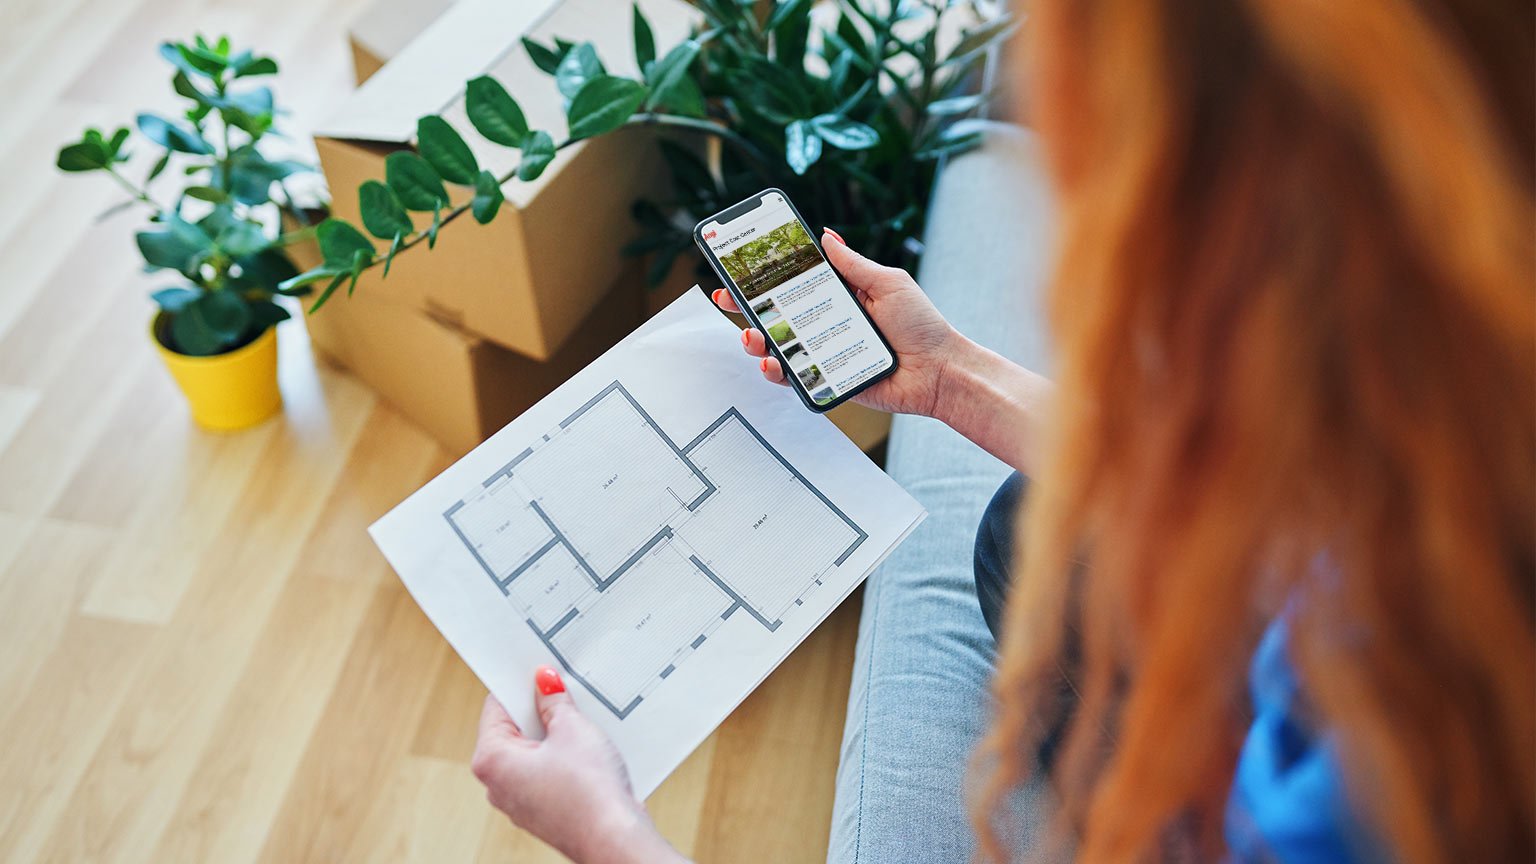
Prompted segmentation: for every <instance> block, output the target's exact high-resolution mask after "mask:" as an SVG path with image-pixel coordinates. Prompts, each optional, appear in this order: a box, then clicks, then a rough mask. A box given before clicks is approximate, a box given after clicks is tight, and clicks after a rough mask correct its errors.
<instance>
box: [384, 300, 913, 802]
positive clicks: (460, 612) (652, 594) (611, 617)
mask: <svg viewBox="0 0 1536 864" xmlns="http://www.w3.org/2000/svg"><path fill="white" fill-rule="evenodd" d="M924 516H926V513H925V512H924V511H923V509H922V507H921V506H920V505H919V504H918V503H917V502H916V501H915V500H913V498H912V497H911V496H910V495H908V494H907V493H906V491H905V490H903V489H902V488H901V487H900V486H898V485H897V484H896V483H895V481H893V480H891V479H890V478H889V477H888V476H886V474H885V473H884V472H883V471H881V470H880V469H879V468H878V467H877V466H875V465H874V464H873V463H872V462H870V461H869V459H868V458H867V457H866V456H865V455H864V454H863V453H862V452H860V451H859V449H858V448H857V447H855V446H854V445H853V444H852V443H851V442H849V441H848V439H847V438H846V437H844V436H843V434H842V433H841V432H839V431H838V430H837V428H836V427H835V426H833V425H832V423H831V422H829V421H828V420H827V419H826V418H825V417H822V416H820V415H817V414H813V413H812V412H810V411H807V410H806V409H805V408H804V407H803V406H802V405H801V404H800V402H799V400H798V399H797V398H796V397H795V395H794V394H793V393H791V392H790V391H789V390H788V389H786V388H783V387H779V386H777V385H774V384H769V383H768V382H766V381H764V380H763V379H762V377H761V376H760V375H759V374H758V370H757V367H756V365H755V364H753V363H752V362H751V361H750V360H749V359H748V358H746V357H744V356H743V355H742V353H741V348H740V336H739V333H738V331H737V329H736V328H735V327H734V326H733V325H732V324H731V323H730V322H729V321H728V320H727V319H725V318H724V317H723V316H721V315H720V314H719V313H718V312H717V311H716V310H715V308H714V307H713V306H712V305H711V304H710V302H709V300H708V299H706V298H705V297H704V295H703V292H701V291H698V290H693V291H690V292H688V293H687V294H686V295H684V296H683V297H682V298H681V299H679V300H677V301H676V302H675V303H673V304H672V305H671V306H669V307H668V308H667V309H666V310H664V311H663V312H661V313H660V314H659V315H657V316H656V317H655V318H652V319H651V320H650V321H649V322H647V323H646V324H645V325H644V326H642V327H641V328H640V329H639V330H637V331H635V333H633V334H632V335H631V336H629V337H628V338H627V339H625V340H624V341H623V342H621V343H620V344H619V345H617V346H615V347H614V348H613V349H611V350H610V351H608V352H607V353H606V354H604V355H603V356H602V357H600V358H598V360H596V361H595V362H593V363H592V365H590V366H588V367H587V368H586V369H584V370H582V371H581V372H580V373H578V374H577V375H576V376H575V377H573V378H571V380H570V381H568V382H566V383H565V384H564V385H562V386H561V387H560V388H559V389H558V390H556V391H555V392H554V393H552V394H550V395H549V396H548V397H546V398H545V399H544V400H543V401H541V402H539V404H537V405H535V406H534V407H533V408H531V409H529V410H528V411H527V413H525V414H523V415H522V416H521V417H519V418H517V419H516V420H514V421H512V423H510V424H508V426H507V427H506V428H505V429H502V430H501V431H500V432H498V433H496V434H495V435H494V436H492V437H491V438H490V439H489V440H488V441H486V442H485V443H484V444H482V445H480V446H479V447H477V448H476V449H475V450H474V451H473V452H471V453H470V454H469V455H467V456H465V457H464V458H463V459H461V460H459V461H458V462H457V463H455V464H454V465H453V466H452V467H451V468H449V469H448V470H446V471H444V472H443V473H442V474H440V475H439V476H438V477H436V478H435V479H433V480H432V481H431V482H429V483H427V485H425V486H423V487H422V488H421V489H420V490H418V491H417V492H416V493H415V494H413V495H412V496H411V497H410V498H408V499H406V500H405V501H404V502H403V503H401V504H400V505H399V506H398V507H396V508H395V509H393V510H391V511H390V512H389V513H388V514H386V515H385V516H384V517H383V518H381V519H380V520H379V521H378V522H376V523H375V524H374V525H373V526H372V527H371V528H370V529H369V533H370V534H372V536H373V539H374V542H376V543H377V544H378V546H379V548H380V549H381V550H383V552H384V556H385V557H386V558H387V559H389V563H390V564H391V565H392V566H393V567H394V568H395V572H397V573H398V574H400V578H401V580H402V581H403V582H404V583H405V586H406V588H408V589H409V590H410V592H411V594H412V596H413V597H415V599H416V602H417V603H419V604H420V605H421V608H422V609H423V610H425V611H426V613H427V616H428V617H429V618H431V619H432V622H433V623H434V624H435V625H437V628H438V629H439V630H441V631H442V633H443V635H444V636H445V637H446V638H447V639H448V641H449V643H451V644H452V645H453V647H454V649H455V650H457V651H458V652H459V655H460V656H462V657H463V658H464V660H465V662H466V663H468V664H469V667H470V668H471V669H472V670H474V672H475V674H476V675H478V676H480V680H481V681H483V682H484V683H485V685H486V686H487V688H489V689H490V691H491V692H492V693H494V694H495V695H496V698H497V699H499V700H500V701H501V703H502V705H504V706H506V709H507V711H508V712H509V713H510V714H511V715H512V717H513V719H514V720H516V721H517V723H518V724H519V725H520V726H521V727H522V728H523V730H524V732H525V733H527V734H530V735H534V736H540V735H542V734H543V731H542V728H541V726H540V724H539V721H538V716H537V713H536V712H535V710H534V703H533V685H532V673H533V670H534V668H535V667H536V666H538V665H540V664H545V663H548V664H552V665H555V666H556V667H557V668H560V669H562V671H563V673H564V675H565V678H566V682H567V688H568V690H569V691H570V692H571V694H572V696H573V698H574V699H575V700H576V703H577V704H578V705H579V706H580V707H581V709H582V710H583V711H584V712H586V714H587V715H588V716H590V717H591V718H592V719H593V720H595V721H596V722H597V723H598V724H599V725H600V726H602V727H603V729H605V730H606V731H607V732H608V734H609V735H610V736H612V738H613V740H614V742H615V744H617V746H618V748H619V751H620V752H621V753H623V754H624V757H625V759H626V761H627V762H628V765H629V770H630V776H631V779H632V781H633V783H634V785H635V791H636V792H637V793H638V794H640V795H641V796H642V797H644V796H647V795H649V794H650V793H651V792H652V791H653V790H654V789H655V788H656V786H657V785H659V784H660V783H661V781H662V780H663V779H665V778H666V776H667V775H668V774H669V773H671V771H672V770H673V769H674V768H676V767H677V766H678V764H680V763H681V762H682V761H683V759H684V758H685V757H687V755H688V754H689V753H690V752H692V751H693V749H694V748H695V747H697V746H698V745H699V744H700V743H701V742H702V741H703V740H704V738H705V737H706V736H708V735H709V733H710V732H711V731H713V730H714V728H715V727H716V726H718V725H719V724H720V722H721V721H722V720H724V719H725V717H726V715H728V714H729V713H730V712H731V710H732V709H733V708H735V707H736V705H737V704H739V703H740V702H741V700H742V699H744V698H746V696H747V694H749V693H751V692H752V690H753V689H754V688H756V687H757V685H758V684H759V683H761V682H762V680H763V679H764V678H765V677H767V675H768V673H769V672H771V671H773V669H774V667H776V666H778V664H779V663H780V662H782V661H783V660H784V658H785V657H787V656H788V655H789V652H790V651H791V650H793V649H794V648H795V646H796V645H798V644H800V642H801V640H803V639H804V638H805V637H806V635H807V634H809V633H810V632H811V631H812V630H814V629H815V628H816V626H817V625H818V624H820V623H821V621H822V620H823V619H824V618H826V616H827V614H828V613H830V612H831V611H832V610H833V609H834V608H836V607H837V604H838V603H840V602H842V600H843V599H844V598H845V597H847V596H848V593H849V592H850V591H852V590H853V589H854V587H856V586H857V585H858V584H859V582H861V581H862V580H863V579H864V577H865V576H867V575H868V574H869V573H870V571H872V570H873V569H874V567H875V566H876V565H877V564H879V563H880V561H881V560H883V559H884V558H885V556H886V555H888V554H889V553H890V551H891V550H892V549H894V548H895V546H896V545H897V544H898V543H900V542H901V541H902V540H903V539H905V538H906V536H907V535H908V534H910V533H911V531H912V529H914V528H915V527H917V525H918V523H919V522H921V521H922V519H923V517H924Z"/></svg>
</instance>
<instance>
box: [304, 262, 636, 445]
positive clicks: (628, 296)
mask: <svg viewBox="0 0 1536 864" xmlns="http://www.w3.org/2000/svg"><path fill="white" fill-rule="evenodd" d="M375 278H376V277H374V275H373V274H369V276H367V277H365V280H364V283H360V284H359V285H358V289H357V294H356V295H355V296H353V297H351V298H350V299H349V298H347V297H345V296H341V297H336V298H334V299H333V300H332V301H331V302H330V303H328V304H326V306H325V307H324V308H322V309H321V310H320V311H319V312H317V313H315V314H314V315H309V316H306V318H305V321H306V324H307V325H308V327H309V335H310V339H311V341H312V342H313V344H314V345H315V347H316V348H317V349H318V350H319V351H320V352H321V353H323V354H324V355H326V356H327V357H328V358H329V359H330V360H331V361H332V362H334V363H335V364H336V365H338V366H341V367H342V368H345V369H347V370H349V371H351V372H352V373H353V374H354V375H356V376H357V377H358V378H360V379H362V380H363V382H365V383H366V384H368V386H370V387H372V388H373V389H374V390H376V391H378V393H379V395H380V396H382V397H384V399H385V400H386V401H388V402H389V403H390V404H392V405H393V406H394V407H395V408H396V409H398V410H399V411H400V413H402V414H404V415H405V416H407V417H409V418H410V419H411V420H413V421H415V422H416V423H417V424H418V425H419V426H421V427H422V428H423V429H425V430H426V431H427V432H428V433H430V434H431V435H432V437H434V438H436V439H437V440H438V441H440V442H442V444H443V447H444V448H446V449H447V450H448V451H449V452H450V453H452V454H453V455H454V456H459V455H462V454H464V453H467V452H469V451H470V450H471V449H473V448H474V447H475V445H477V444H479V443H480V442H481V441H484V440H485V439H486V438H487V437H489V436H490V435H491V434H492V433H494V432H496V431H497V430H498V429H500V428H501V427H503V426H505V425H506V424H507V423H509V422H511V421H512V419H513V418H515V417H516V416H518V415H519V414H521V413H523V412H524V411H526V410H527V409H528V408H529V407H531V406H532V405H533V404H534V403H535V402H537V401H538V400H540V399H542V398H543V397H544V396H545V395H547V394H548V393H549V392H550V391H551V390H554V389H555V388H556V387H558V386H560V385H561V384H564V383H565V381H566V380H567V379H568V378H570V377H571V376H572V375H574V374H576V373H577V372H578V371H580V370H581V369H582V368H584V367H585V366H586V365H587V364H588V363H591V362H592V361H593V360H595V359H597V357H598V356H599V355H601V354H602V353H603V352H604V351H606V350H608V349H609V348H611V347H613V345H614V344H616V343H617V342H618V341H619V340H620V339H623V338H624V337H625V336H628V335H629V334H630V333H631V332H632V331H633V330H634V329H635V328H636V327H638V326H639V325H640V323H641V322H642V320H643V319H644V314H643V309H642V302H643V298H642V296H641V292H642V290H643V289H642V288H641V282H642V280H641V279H640V278H639V277H638V276H637V275H635V274H633V273H626V274H624V276H623V277H621V278H620V279H619V280H618V281H617V283H616V284H615V285H614V286H613V287H612V288H611V289H610V290H609V291H608V293H607V294H606V295H605V296H604V297H603V298H601V301H600V302H599V303H598V305H597V308H596V309H594V310H593V311H592V312H591V313H590V314H589V315H588V316H587V318H586V320H585V321H583V322H581V325H580V327H578V328H577V330H576V331H575V334H574V335H573V336H572V338H571V339H570V340H569V341H568V342H567V343H566V344H565V346H564V347H563V348H561V349H560V350H559V351H558V352H556V353H555V355H554V356H553V357H551V358H549V359H548V360H542V361H541V360H533V359H530V358H528V357H524V356H522V355H520V354H518V353H516V352H514V351H510V350H508V349H506V348H503V347H501V346H500V345H496V344H493V343H491V342H488V341H486V340H485V339H482V338H480V337H478V336H475V335H474V334H471V333H466V332H464V331H463V330H460V329H458V328H456V327H454V326H453V325H452V324H450V323H446V322H442V321H439V320H436V319H434V318H432V317H430V316H427V315H423V314H421V313H420V312H418V311H417V310H415V309H412V308H409V307H406V306H401V305H399V304H397V303H392V302H390V301H388V300H382V299H380V298H377V297H373V296H369V295H368V294H367V293H366V292H368V291H369V290H370V289H372V288H373V287H375V286H373V285H371V284H366V283H367V282H369V281H372V280H374V279H375ZM390 278H394V277H393V276H391V277H390Z"/></svg>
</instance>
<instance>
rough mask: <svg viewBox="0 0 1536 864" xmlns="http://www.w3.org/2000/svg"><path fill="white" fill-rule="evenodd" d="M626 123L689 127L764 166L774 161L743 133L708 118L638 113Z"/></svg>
mask: <svg viewBox="0 0 1536 864" xmlns="http://www.w3.org/2000/svg"><path fill="white" fill-rule="evenodd" d="M626 125H630V126H670V127H672V128H674V129H689V130H692V131H694V132H702V133H704V134H705V135H713V136H715V137H716V138H719V139H720V140H722V141H725V142H727V143H729V144H731V145H733V146H735V147H736V149H737V150H740V151H741V153H742V155H743V156H746V157H748V158H750V159H751V160H752V161H754V162H756V163H758V165H760V166H761V167H763V168H767V167H769V166H770V165H771V164H772V162H771V161H770V160H769V159H768V157H767V156H766V155H765V154H764V153H763V151H762V150H760V149H758V147H757V145H756V144H753V143H752V142H751V141H748V140H747V139H746V138H745V137H743V136H742V135H741V133H739V132H737V131H735V130H734V129H728V128H726V127H724V126H721V125H720V124H718V123H711V122H710V121H708V120H700V119H698V118H697V117H682V116H679V115H676V114H649V113H648V114H636V115H635V116H633V117H631V118H629V122H628V123H627V124H626Z"/></svg>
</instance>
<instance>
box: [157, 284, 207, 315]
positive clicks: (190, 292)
mask: <svg viewBox="0 0 1536 864" xmlns="http://www.w3.org/2000/svg"><path fill="white" fill-rule="evenodd" d="M202 293H203V292H201V291H198V290H197V289H195V288H182V287H176V288H161V289H160V290H159V291H156V292H155V293H153V294H151V295H149V296H150V298H151V299H152V300H154V301H155V303H157V304H159V306H160V308H161V309H162V310H164V311H165V312H168V313H170V314H172V315H174V314H176V313H177V312H180V311H181V310H182V308H183V307H185V306H186V305H187V304H188V303H191V302H192V301H193V300H196V299H197V298H198V297H200V296H202Z"/></svg>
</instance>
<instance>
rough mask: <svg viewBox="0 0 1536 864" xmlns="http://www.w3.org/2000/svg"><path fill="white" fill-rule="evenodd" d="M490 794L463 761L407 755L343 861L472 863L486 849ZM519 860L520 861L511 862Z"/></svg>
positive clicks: (421, 863)
mask: <svg viewBox="0 0 1536 864" xmlns="http://www.w3.org/2000/svg"><path fill="white" fill-rule="evenodd" d="M484 821H485V790H484V789H483V788H482V787H481V786H480V784H479V783H477V782H475V778H474V777H473V776H472V775H471V774H470V773H469V771H468V770H466V769H465V767H464V762H463V760H462V759H458V760H453V761H447V760H443V759H430V758H422V757H415V756H403V757H400V758H398V759H397V760H396V761H395V764H394V770H393V771H392V772H391V773H390V774H389V776H388V779H387V780H386V781H385V783H384V785H383V787H382V788H381V789H380V790H379V794H377V795H376V796H374V799H373V805H372V807H371V808H370V809H369V812H368V816H367V817H366V818H365V819H364V821H363V825H362V828H361V830H360V831H359V832H358V836H359V842H358V843H357V844H356V845H354V846H353V847H352V849H350V850H349V851H348V854H347V855H345V856H344V857H342V858H340V859H338V860H340V861H345V862H379V864H436V862H440V861H469V860H471V859H472V858H474V856H475V853H476V850H477V848H478V847H479V845H480V833H481V829H482V828H483V827H484ZM508 860H515V859H508Z"/></svg>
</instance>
